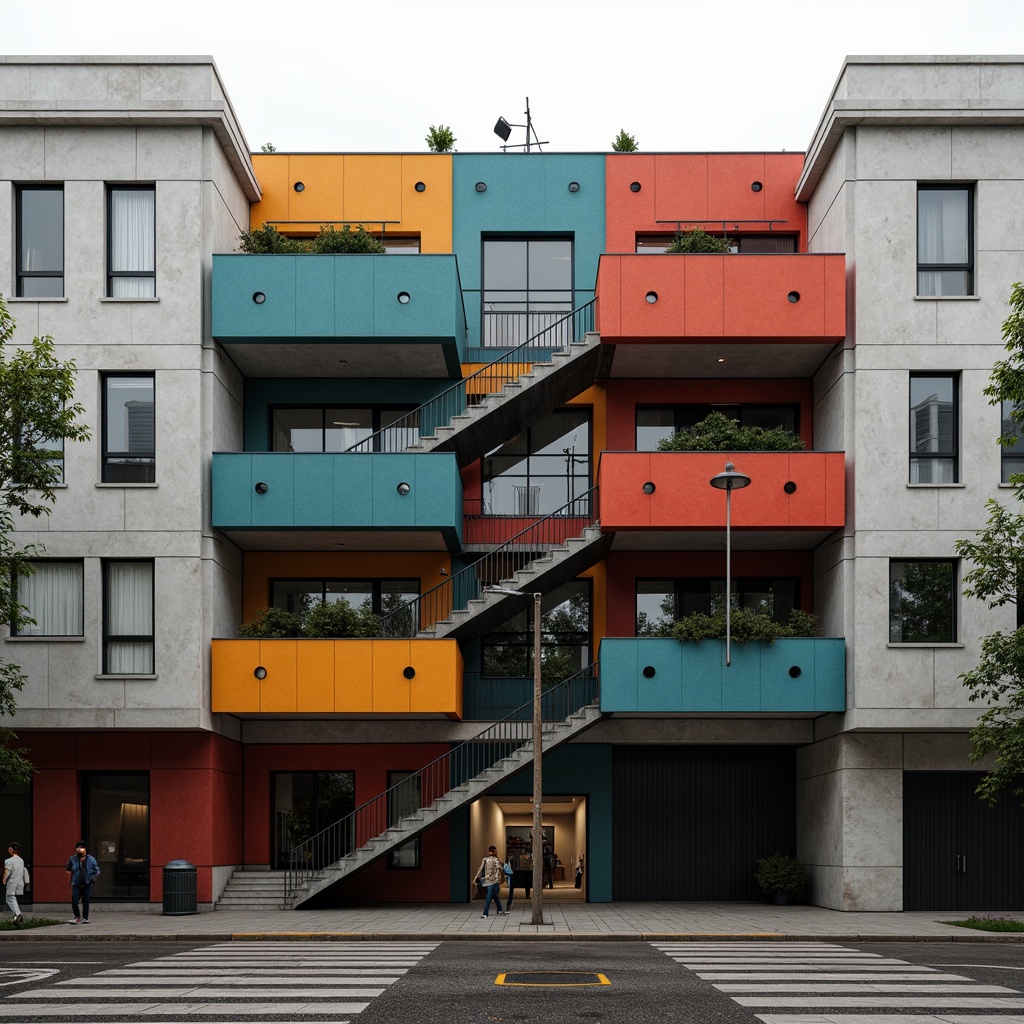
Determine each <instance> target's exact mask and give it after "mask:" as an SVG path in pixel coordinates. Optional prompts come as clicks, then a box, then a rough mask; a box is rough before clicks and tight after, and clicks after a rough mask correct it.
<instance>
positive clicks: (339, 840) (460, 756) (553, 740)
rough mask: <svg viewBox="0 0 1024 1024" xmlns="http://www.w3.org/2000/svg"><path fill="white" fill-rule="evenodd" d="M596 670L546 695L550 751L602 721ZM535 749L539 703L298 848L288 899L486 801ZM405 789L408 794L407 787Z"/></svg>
mask: <svg viewBox="0 0 1024 1024" xmlns="http://www.w3.org/2000/svg"><path fill="white" fill-rule="evenodd" d="M594 668H595V666H590V668H589V669H585V670H584V671H583V672H581V673H578V674H577V675H575V676H572V677H571V678H570V679H567V680H565V681H564V682H562V683H559V684H558V686H555V687H552V688H551V689H549V690H547V691H545V693H544V694H543V697H542V700H541V708H542V712H543V717H544V723H543V726H542V731H541V751H542V753H545V754H546V753H548V752H549V751H551V750H553V749H554V748H555V747H558V746H561V744H563V743H565V742H567V741H568V740H570V739H573V738H574V737H576V736H578V735H580V733H582V732H583V731H584V730H586V729H589V728H590V727H591V726H592V725H593V724H594V723H595V722H597V721H599V720H600V718H601V712H600V708H599V701H598V687H597V677H596V675H595V673H594ZM534 750H535V747H534V738H533V702H532V701H531V702H530V703H529V704H525V705H523V706H522V707H521V708H517V709H516V710H515V711H513V712H512V714H511V715H508V716H506V717H505V718H503V719H502V720H501V721H500V722H496V723H495V724H494V725H492V726H490V727H489V728H488V729H486V730H484V731H483V732H482V733H480V734H479V735H477V736H475V737H473V739H471V740H467V741H466V742H465V743H461V744H459V745H458V746H456V747H454V748H453V749H452V750H450V751H449V752H448V753H447V754H444V755H443V756H442V757H440V758H438V760H436V761H433V762H431V764H429V765H427V766H425V767H424V768H422V769H420V771H419V772H417V773H415V774H414V775H412V776H410V777H408V778H406V779H405V780H403V781H402V782H400V783H399V784H398V785H397V786H395V787H392V789H390V790H388V791H387V792H386V793H381V794H380V795H379V796H377V797H375V798H374V799H373V800H371V801H369V802H368V803H366V804H363V805H362V806H361V807H358V808H356V810H355V811H353V812H352V814H350V815H349V816H348V817H346V818H343V819H342V820H341V821H339V822H335V824H334V825H332V826H330V827H329V828H327V829H325V830H324V831H323V832H321V833H320V834H319V835H317V836H313V837H312V838H311V839H309V840H307V841H306V842H305V843H303V844H301V845H300V846H297V847H295V849H293V850H292V860H293V861H294V862H295V863H296V864H299V865H305V866H304V867H294V868H289V869H288V870H287V871H286V872H285V875H286V878H285V900H284V902H285V904H286V905H287V906H289V907H293V908H294V907H298V906H301V905H302V904H303V903H305V902H306V901H308V900H310V899H311V898H312V897H314V896H316V895H317V894H318V893H320V892H323V891H324V890H325V889H327V888H329V887H330V886H332V885H334V884H336V883H337V882H340V881H341V880H342V879H344V878H347V877H349V876H350V875H352V874H354V873H355V872H357V871H359V870H361V869H362V868H365V867H367V866H368V865H369V864H372V863H373V862H374V861H376V860H378V859H380V858H381V857H383V856H384V855H385V854H387V853H388V851H389V850H393V849H395V848H396V847H398V846H401V845H402V844H403V843H407V842H408V841H409V840H410V839H414V838H415V837H416V836H417V835H419V834H420V833H421V832H423V831H425V830H426V829H428V828H430V827H431V826H432V825H435V824H437V822H439V821H441V820H443V819H444V818H446V817H448V816H449V815H450V814H452V813H454V812H455V811H457V810H459V809H460V808H462V807H465V806H467V805H468V804H470V803H472V801H474V800H477V799H479V798H480V797H481V796H483V795H484V794H486V793H488V792H489V791H490V790H492V789H493V788H494V787H495V786H497V785H498V784H499V783H500V782H502V781H504V780H505V779H507V778H509V777H510V776H512V775H514V774H516V772H519V771H521V770H522V769H523V768H525V767H526V766H527V765H529V764H532V762H533V757H534ZM403 787H405V788H406V789H407V792H404V793H403V792H400V791H401V790H402V789H403ZM411 793H415V794H416V795H417V796H418V797H419V800H420V802H421V805H422V806H421V808H420V810H418V811H416V812H415V813H414V814H410V815H407V816H405V817H402V818H400V819H399V820H398V821H395V822H390V821H389V820H388V817H389V815H388V809H389V808H390V807H392V806H408V800H407V797H408V795H409V794H411ZM269 873H270V872H268V874H269Z"/></svg>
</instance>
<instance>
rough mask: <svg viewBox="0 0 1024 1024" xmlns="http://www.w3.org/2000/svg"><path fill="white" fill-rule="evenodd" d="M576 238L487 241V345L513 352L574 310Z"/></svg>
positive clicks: (485, 300)
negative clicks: (574, 253)
mask: <svg viewBox="0 0 1024 1024" xmlns="http://www.w3.org/2000/svg"><path fill="white" fill-rule="evenodd" d="M572 281H573V265H572V239H571V238H488V239H484V243H483V330H482V332H481V336H482V338H483V344H484V345H493V346H499V347H507V348H513V347H515V346H516V345H521V344H523V342H525V341H529V340H530V338H533V337H535V336H536V335H538V334H540V332H541V331H543V330H544V329H545V328H547V327H550V326H551V324H553V323H554V322H555V321H556V320H560V319H561V318H562V317H564V316H565V315H566V314H567V313H571V312H572V300H573V288H572Z"/></svg>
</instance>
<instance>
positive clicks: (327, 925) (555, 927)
mask: <svg viewBox="0 0 1024 1024" xmlns="http://www.w3.org/2000/svg"><path fill="white" fill-rule="evenodd" d="M481 906H482V904H480V903H470V904H461V905H455V904H425V905H423V904H421V905H415V906H400V907H396V906H361V907H352V908H346V909H339V910H293V911H235V910H218V911H212V912H205V913H201V914H191V915H182V916H164V915H162V914H161V913H159V912H154V911H150V912H141V911H126V910H119V909H116V908H115V907H113V906H111V905H110V904H106V905H103V904H94V905H93V912H92V921H91V922H90V923H89V924H88V925H68V924H64V923H61V924H60V925H56V926H54V927H52V928H34V929H31V930H29V931H0V942H3V941H29V940H52V939H55V938H59V939H69V940H82V939H107V940H110V939H140V940H159V939H185V940H197V941H202V940H218V941H224V940H230V939H275V938H277V939H280V938H323V939H331V938H346V939H449V940H451V939H501V940H509V939H516V940H538V939H540V940H544V939H546V940H549V941H550V940H554V941H563V942H564V941H573V942H578V941H600V940H610V939H616V940H623V939H626V940H629V939H633V940H650V939H666V938H671V939H687V938H691V937H692V938H695V939H696V938H701V939H707V938H721V939H730V938H771V939H780V938H788V939H798V938H799V939H844V940H859V941H866V940H869V939H871V940H887V941H893V940H911V941H951V940H952V941H960V942H983V941H1016V942H1024V933H1020V932H1018V933H991V932H978V931H974V930H973V929H968V928H958V927H956V926H955V925H949V924H943V923H942V921H943V919H945V920H950V919H953V918H964V917H968V916H970V915H969V914H968V913H967V912H952V911H950V912H945V913H930V912H924V911H914V912H905V913H877V914H869V913H842V912H840V911H836V910H826V909H824V908H822V907H776V906H770V905H767V904H761V903H589V904H585V903H561V904H559V903H550V904H547V905H545V907H544V915H545V923H544V924H543V925H532V924H530V918H531V911H530V905H529V903H528V902H526V901H523V902H522V903H516V905H515V908H514V909H513V910H512V912H511V913H510V914H509V915H508V916H507V917H498V916H496V915H495V914H494V913H492V914H491V916H490V917H489V918H488V919H486V920H483V919H481V917H480V909H481ZM27 916H29V917H32V916H51V917H57V918H58V919H59V920H60V921H61V922H64V921H66V920H67V910H66V909H64V910H63V911H62V912H61V913H59V914H58V913H57V912H55V911H53V910H52V908H45V907H42V908H40V909H39V910H31V911H29V913H28V915H27ZM1006 916H1017V917H1020V916H1021V915H1020V914H1017V915H1013V914H1010V913H1008V914H1007V915H1006Z"/></svg>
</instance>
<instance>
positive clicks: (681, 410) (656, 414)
mask: <svg viewBox="0 0 1024 1024" xmlns="http://www.w3.org/2000/svg"><path fill="white" fill-rule="evenodd" d="M712 412H720V413H722V415H724V416H728V417H729V419H731V420H738V421H739V423H740V426H743V427H764V428H766V429H771V428H773V427H783V428H784V429H786V430H789V431H792V432H793V433H796V432H797V431H798V429H799V420H800V407H799V406H798V405H786V404H782V405H777V404H768V403H765V404H759V403H753V402H747V403H743V404H739V405H729V404H725V403H719V404H716V405H695V404H687V405H638V406H637V407H636V450H637V451H638V452H656V451H657V450H658V443H659V442H660V441H663V440H667V439H668V438H670V437H671V436H672V435H673V434H675V433H677V432H678V431H680V430H686V429H687V428H688V427H692V426H694V425H695V424H697V423H700V421H701V420H703V419H706V418H707V417H708V416H709V415H710V414H711V413H712Z"/></svg>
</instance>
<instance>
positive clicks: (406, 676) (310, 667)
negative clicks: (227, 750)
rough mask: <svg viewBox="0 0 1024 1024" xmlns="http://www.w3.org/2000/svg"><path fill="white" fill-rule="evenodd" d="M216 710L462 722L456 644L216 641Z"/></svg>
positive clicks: (214, 651) (460, 669)
mask: <svg viewBox="0 0 1024 1024" xmlns="http://www.w3.org/2000/svg"><path fill="white" fill-rule="evenodd" d="M212 686H213V694H212V710H213V711H222V712H227V713H228V714H233V715H256V714H264V715H268V714H269V715H282V714H303V715H310V714H330V715H333V714H369V715H409V714H413V715H420V716H422V715H438V716H441V715H443V716H444V717H446V718H450V719H454V720H458V719H461V718H462V655H461V654H460V652H459V645H458V644H457V643H456V642H455V641H454V640H214V641H213V683H212Z"/></svg>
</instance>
